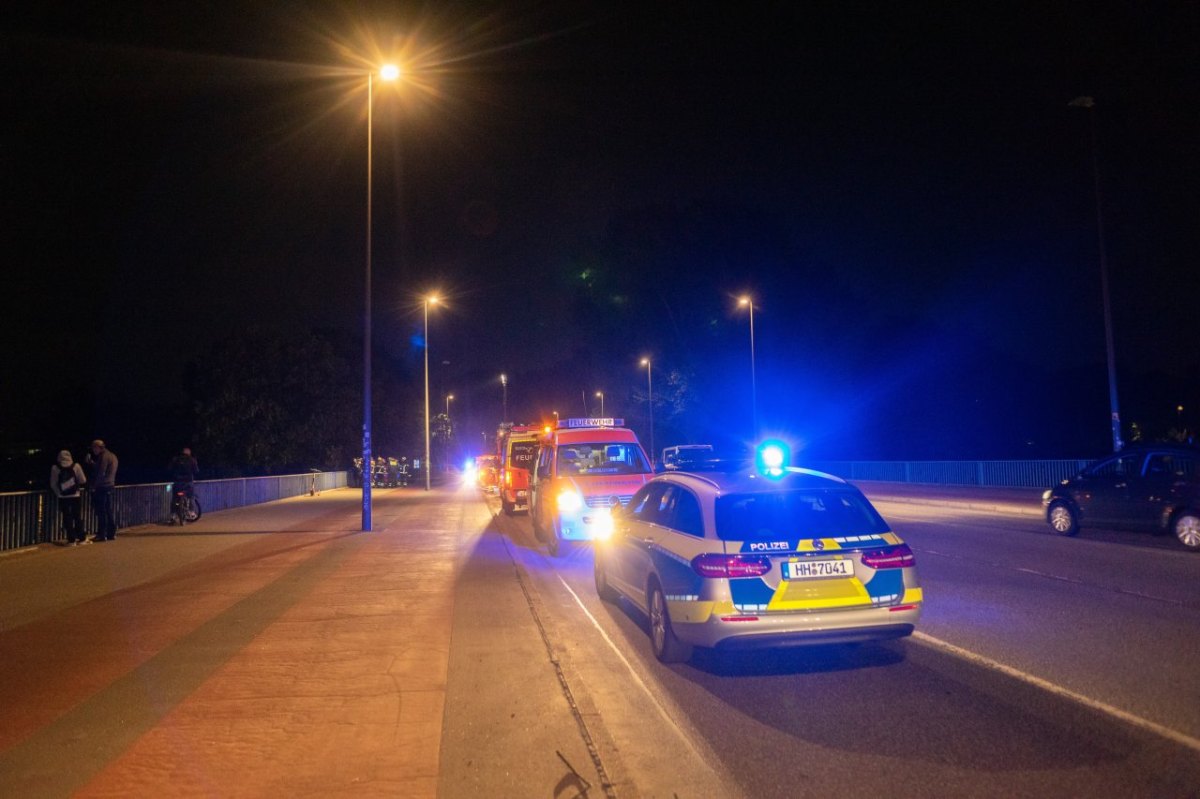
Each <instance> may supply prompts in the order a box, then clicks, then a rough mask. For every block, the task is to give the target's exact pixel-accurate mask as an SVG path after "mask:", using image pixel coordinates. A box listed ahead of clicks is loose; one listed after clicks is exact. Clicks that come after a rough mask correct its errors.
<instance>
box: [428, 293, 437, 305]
mask: <svg viewBox="0 0 1200 799" xmlns="http://www.w3.org/2000/svg"><path fill="white" fill-rule="evenodd" d="M438 301H439V300H438V295H436V294H432V295H430V297H429V304H430V305H437V304H438Z"/></svg>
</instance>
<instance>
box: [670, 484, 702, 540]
mask: <svg viewBox="0 0 1200 799" xmlns="http://www.w3.org/2000/svg"><path fill="white" fill-rule="evenodd" d="M670 527H671V529H673V530H678V531H679V532H681V533H685V534H687V535H694V536H696V537H697V538H703V537H704V519H703V517H701V515H700V500H698V499H696V495H695V494H693V493H692V492H691V491H688V490H687V489H686V488H677V489H676V496H675V509H674V513H673V514H672V518H671V522H670Z"/></svg>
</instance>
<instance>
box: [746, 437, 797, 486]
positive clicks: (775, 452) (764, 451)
mask: <svg viewBox="0 0 1200 799" xmlns="http://www.w3.org/2000/svg"><path fill="white" fill-rule="evenodd" d="M791 459H792V452H791V449H790V448H789V447H788V445H787V444H785V443H783V442H782V441H774V440H772V441H764V442H762V443H761V444H759V445H758V449H757V450H755V452H754V465H755V466H757V467H758V472H759V474H761V475H763V476H764V477H769V478H771V479H773V480H778V479H779V478H781V477H783V475H784V474H785V473H786V470H787V468H788V466H789V461H791Z"/></svg>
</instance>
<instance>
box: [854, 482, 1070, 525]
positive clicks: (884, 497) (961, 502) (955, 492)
mask: <svg viewBox="0 0 1200 799" xmlns="http://www.w3.org/2000/svg"><path fill="white" fill-rule="evenodd" d="M854 484H855V485H856V486H858V487H859V489H861V490H862V492H863V493H864V494H866V495H867V498H868V499H870V500H871V501H872V502H900V503H906V504H910V505H935V506H939V507H951V508H962V509H963V510H973V511H981V512H985V513H1002V514H1006V515H1012V516H1025V517H1030V518H1039V519H1041V518H1044V514H1045V511H1043V510H1042V492H1043V491H1044V489H1041V488H989V487H984V486H943V485H925V484H918V483H881V482H872V481H868V480H856V481H854ZM1047 487H1049V486H1047Z"/></svg>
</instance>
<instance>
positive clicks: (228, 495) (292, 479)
mask: <svg viewBox="0 0 1200 799" xmlns="http://www.w3.org/2000/svg"><path fill="white" fill-rule="evenodd" d="M346 476H347V473H346V472H309V473H308V474H281V475H274V476H271V477H239V478H235V479H232V480H200V481H197V482H196V484H195V490H196V498H197V499H198V500H200V507H202V508H203V509H204V512H205V513H209V512H212V511H218V510H226V509H228V508H240V507H244V506H246V505H258V504H260V503H263V502H271V501H273V500H276V499H286V498H287V497H298V496H301V495H303V494H308V493H312V492H315V491H324V490H326V489H330V488H341V487H343V486H345V485H346ZM114 499H115V506H116V512H117V526H118V527H119V528H121V527H134V526H136V525H139V524H162V523H165V522H166V521H167V520H168V519H169V518H170V516H171V484H170V483H142V484H138V485H124V486H120V485H119V486H117V488H116V492H115V494H114ZM91 500H92V498H91V496H90V495H89V494H88V493H87V492H84V496H83V500H82V502H83V508H82V510H83V525H84V529H86V530H87V531H88V532H94V531H95V529H96V517H95V514H94V513H93V512H92V501H91ZM62 540H65V536H64V535H63V532H62V530H61V528H60V527H59V514H58V498H57V497H55V496H54V494H53V493H52V492H50V491H18V492H13V493H0V551H3V550H8V549H16V548H18V547H25V546H34V545H35V544H41V543H46V542H57V541H62Z"/></svg>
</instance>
